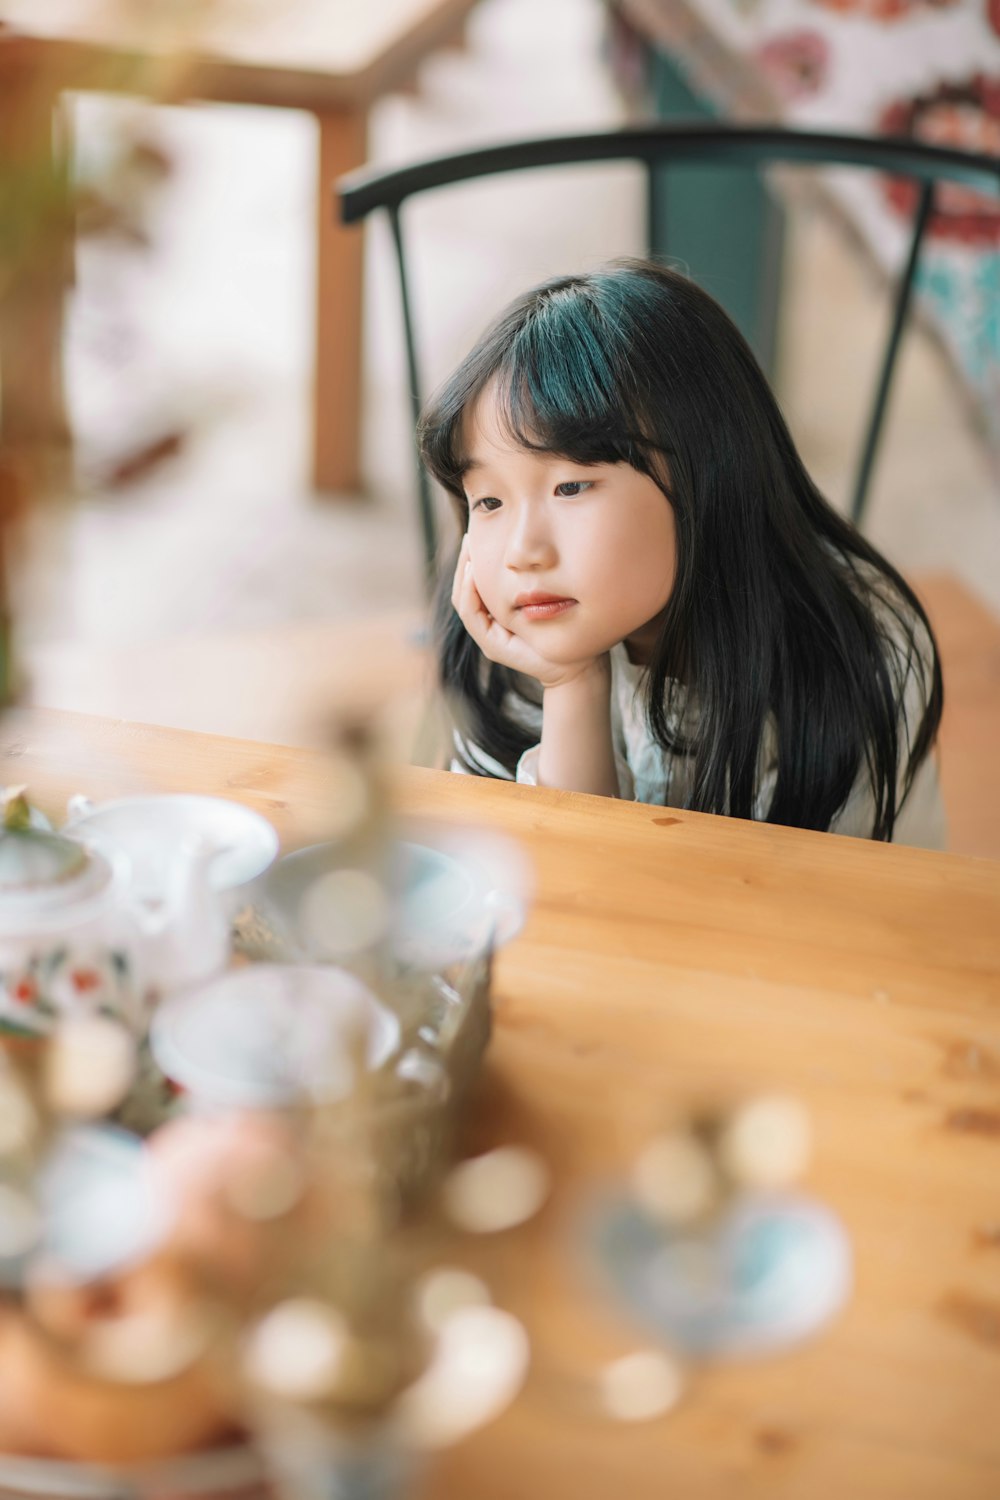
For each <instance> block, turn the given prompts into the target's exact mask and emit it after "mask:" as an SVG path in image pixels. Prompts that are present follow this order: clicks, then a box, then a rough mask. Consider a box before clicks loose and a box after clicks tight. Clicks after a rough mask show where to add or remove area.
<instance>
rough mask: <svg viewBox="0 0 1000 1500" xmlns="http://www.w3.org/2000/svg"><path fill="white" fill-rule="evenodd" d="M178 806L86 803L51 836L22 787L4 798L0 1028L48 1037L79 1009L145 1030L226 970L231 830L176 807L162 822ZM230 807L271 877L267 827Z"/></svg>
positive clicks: (156, 801)
mask: <svg viewBox="0 0 1000 1500" xmlns="http://www.w3.org/2000/svg"><path fill="white" fill-rule="evenodd" d="M176 800H177V801H178V802H185V801H188V800H192V801H195V802H198V801H205V802H210V803H213V802H217V801H218V802H222V799H214V798H206V799H197V798H196V799H185V798H178V799H176ZM171 801H172V799H170V798H155V797H152V798H127V799H123V801H122V802H115V803H108V804H106V805H105V808H103V809H101V808H96V809H92V810H91V809H87V810H86V815H85V810H84V809H83V808H82V807H80V806H79V805H78V806H77V808H76V811H77V814H78V816H77V818H76V819H75V820H74V821H73V822H72V823H71V825H70V828H69V829H67V830H64V831H63V832H62V833H53V832H52V831H51V830H50V829H46V828H44V827H39V826H38V824H37V820H32V817H31V813H30V810H29V808H28V805H27V802H26V801H25V798H24V795H23V789H22V788H13V789H10V790H9V791H8V792H7V794H6V796H5V797H4V802H3V818H2V824H3V826H2V828H0V1028H2V1029H5V1030H8V1031H10V1030H15V1031H21V1032H28V1033H39V1032H44V1031H46V1030H48V1028H49V1027H50V1026H51V1025H52V1024H53V1022H54V1021H55V1020H56V1019H57V1018H58V1017H59V1016H61V1015H65V1014H72V1013H79V1012H81V1011H82V1012H85V1013H91V1014H93V1013H97V1014H103V1015H109V1016H114V1017H116V1018H118V1019H120V1020H122V1021H124V1022H125V1023H126V1024H127V1025H128V1026H129V1027H130V1028H132V1029H133V1030H134V1031H136V1032H142V1031H144V1030H145V1027H146V1024H147V1020H148V1013H149V1008H150V1005H151V1004H152V1002H153V1001H155V999H156V998H158V996H159V995H161V994H165V993H167V992H169V991H172V990H175V989H178V988H181V987H183V986H184V985H187V984H194V983H200V982H202V981H204V980H206V979H209V978H211V977H212V976H213V975H215V974H218V973H219V972H220V971H221V970H222V969H223V968H225V966H226V964H227V962H228V959H229V954H230V919H229V907H228V904H227V901H226V900H225V899H224V895H223V892H222V891H221V890H220V889H219V886H218V881H217V872H218V866H219V864H220V862H221V861H222V859H223V858H224V857H226V858H230V861H231V855H232V850H231V848H230V834H231V832H232V830H231V829H230V830H229V831H228V832H225V831H222V830H220V829H219V828H218V827H206V826H196V821H197V820H192V819H191V818H190V817H188V818H185V817H183V816H178V815H177V814H178V810H177V809H175V808H174V807H173V806H170V807H168V809H167V816H166V817H165V816H164V812H163V808H162V806H161V804H163V803H167V804H170V803H171ZM146 804H153V807H152V809H150V808H149V807H148V806H147V805H146ZM222 806H223V807H224V808H229V807H232V808H234V809H235V810H236V819H237V821H239V822H240V825H241V826H242V827H244V828H245V820H244V819H241V818H240V816H239V815H241V814H245V815H246V818H247V819H250V820H252V821H253V827H254V831H255V832H256V834H257V836H258V837H257V844H256V858H257V859H258V860H260V859H261V858H263V866H262V868H263V867H266V865H267V864H268V863H269V862H270V860H271V859H273V857H274V854H275V852H276V851H277V835H276V834H275V833H274V830H273V829H272V828H271V825H270V824H269V823H267V822H266V820H265V819H263V818H259V817H258V816H257V814H255V813H251V812H249V811H248V810H247V809H245V808H241V807H239V805H238V804H235V803H233V804H227V803H225V802H222ZM123 808H124V811H123ZM188 811H189V812H190V809H189V810H188ZM108 813H113V816H112V817H110V818H109V817H108V816H106V814H108ZM230 821H232V820H230ZM258 825H263V827H262V829H261V828H260V827H259V826H258ZM268 836H269V837H268ZM245 842H246V841H245V839H244V844H245ZM254 873H256V872H254ZM213 877H215V878H213Z"/></svg>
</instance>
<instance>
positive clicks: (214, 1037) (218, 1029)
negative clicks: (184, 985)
mask: <svg viewBox="0 0 1000 1500" xmlns="http://www.w3.org/2000/svg"><path fill="white" fill-rule="evenodd" d="M359 1032H360V1033H363V1035H364V1058H365V1062H366V1065H367V1067H368V1068H370V1069H372V1070H376V1069H378V1068H381V1067H383V1066H384V1065H385V1063H386V1062H387V1061H388V1060H389V1058H390V1057H392V1055H393V1054H394V1053H395V1052H396V1050H397V1048H398V1046H399V1039H400V1027H399V1022H398V1020H397V1019H396V1017H395V1016H394V1015H393V1013H392V1011H391V1010H389V1009H388V1008H387V1007H386V1006H385V1005H383V1004H382V1003H381V1002H380V1001H379V1000H378V999H377V998H376V997H375V996H374V995H373V994H372V993H371V991H370V990H368V989H367V988H366V987H365V986H364V985H363V984H362V983H361V981H360V980H358V979H356V978H355V977H354V976H353V975H351V974H348V973H346V972H344V971H343V970H341V969H335V968H332V967H331V968H325V967H320V966H312V967H307V966H304V965H294V964H252V965H250V966H249V967H247V968H244V969H237V970H234V971H233V972H231V973H229V974H225V975H223V976H222V977H221V978H220V979H217V980H215V981H214V982H213V983H211V984H209V985H205V986H203V987H202V988H199V989H197V990H189V991H187V992H186V993H185V994H183V995H177V996H174V997H172V998H171V999H169V1000H167V1001H165V1002H164V1004H163V1005H161V1006H160V1007H159V1009H158V1010H157V1012H156V1014H155V1016H154V1017H153V1023H152V1029H151V1033H150V1039H151V1045H152V1050H153V1055H154V1057H155V1058H156V1061H157V1063H158V1064H159V1066H160V1067H161V1068H162V1070H163V1072H164V1073H165V1074H166V1075H167V1077H168V1078H170V1079H172V1080H173V1081H174V1083H176V1084H179V1085H180V1086H181V1087H182V1088H183V1089H184V1090H185V1091H186V1092H187V1093H188V1094H189V1095H190V1096H191V1098H192V1099H193V1100H194V1101H195V1102H196V1103H201V1104H207V1105H214V1106H237V1107H239V1106H245V1107H253V1106H257V1107H271V1106H275V1105H279V1106H280V1105H285V1104H290V1103H292V1102H294V1101H295V1100H296V1099H299V1098H303V1097H304V1098H313V1099H317V1100H335V1099H340V1098H343V1097H344V1096H345V1095H346V1094H347V1093H348V1092H349V1091H350V1089H351V1087H352V1085H353V1083H354V1073H353V1058H354V1053H353V1050H352V1043H353V1039H354V1037H355V1036H356V1035H357V1034H358V1033H359Z"/></svg>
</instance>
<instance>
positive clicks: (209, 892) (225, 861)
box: [63, 793, 278, 994]
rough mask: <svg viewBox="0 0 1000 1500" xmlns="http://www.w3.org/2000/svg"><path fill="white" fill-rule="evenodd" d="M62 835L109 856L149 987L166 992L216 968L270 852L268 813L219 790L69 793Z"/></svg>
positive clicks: (272, 835) (274, 843)
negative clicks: (110, 797) (208, 793)
mask: <svg viewBox="0 0 1000 1500" xmlns="http://www.w3.org/2000/svg"><path fill="white" fill-rule="evenodd" d="M67 812H68V815H69V817H68V821H67V823H66V824H65V826H64V828H63V832H64V833H65V834H68V835H69V837H70V838H71V839H74V840H81V841H83V842H84V843H86V844H87V845H88V847H90V848H91V849H92V850H93V851H95V852H99V853H101V854H102V855H104V857H105V858H109V859H111V860H112V861H113V862H115V863H116V865H117V866H118V868H119V869H120V871H121V875H122V880H123V884H124V890H125V901H126V905H127V907H128V911H129V914H130V916H131V918H132V920H133V922H134V924H135V925H136V927H137V928H138V930H139V932H140V934H141V939H142V950H143V953H142V957H143V967H144V970H145V974H146V976H147V980H148V983H149V985H150V986H151V987H152V989H153V990H154V991H155V992H157V993H159V994H165V993H167V992H168V991H170V990H174V989H178V988H181V987H183V986H185V985H188V984H196V983H197V984H200V983H202V982H203V981H205V980H206V979H210V978H212V977H213V976H214V975H215V974H218V973H219V972H220V970H221V969H223V968H224V967H225V965H226V963H227V961H228V958H229V954H230V931H231V918H232V917H233V915H234V914H235V912H236V909H237V908H238V906H239V902H240V899H241V893H242V891H243V888H244V887H245V886H246V885H247V884H248V883H249V882H250V881H251V880H253V879H255V878H256V876H258V875H259V874H261V872H262V871H264V870H266V869H267V868H268V866H269V865H270V864H271V863H272V861H273V860H274V858H275V856H276V854H277V852H278V835H277V833H276V832H275V830H274V828H273V827H272V826H271V824H270V823H269V822H268V821H267V819H266V818H263V817H261V815H260V814H259V813H255V812H253V811H252V810H251V809H250V808H248V807H244V806H243V805H242V804H241V803H239V802H233V801H230V800H229V799H228V798H225V797H204V796H194V795H189V794H183V793H159V794H150V795H146V796H134V797H120V798H117V799H115V800H114V801H111V802H103V803H97V804H95V803H93V802H91V801H90V800H89V799H88V798H86V797H82V796H76V797H72V798H70V802H69V806H68V809H67Z"/></svg>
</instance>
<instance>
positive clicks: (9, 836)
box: [0, 786, 92, 899]
mask: <svg viewBox="0 0 1000 1500" xmlns="http://www.w3.org/2000/svg"><path fill="white" fill-rule="evenodd" d="M24 793H25V788H24V787H23V786H15V787H8V788H7V789H6V790H5V791H4V793H3V795H2V799H0V822H2V826H0V899H2V898H3V897H5V896H22V895H29V894H32V893H34V894H39V893H41V892H44V891H50V890H51V889H52V888H53V887H54V886H63V885H64V884H68V883H69V882H70V881H74V880H76V878H77V877H78V876H80V875H82V874H83V873H84V872H85V871H86V870H87V869H88V866H90V865H91V864H92V857H91V855H90V854H89V853H88V851H87V850H86V849H85V848H84V846H83V845H82V844H79V843H77V842H76V841H75V840H74V839H68V838H65V837H64V836H63V835H62V834H60V833H52V832H50V831H48V830H46V829H44V828H39V827H37V826H36V825H34V824H33V823H32V821H31V808H30V807H29V805H28V800H27V798H26V797H25V795H24Z"/></svg>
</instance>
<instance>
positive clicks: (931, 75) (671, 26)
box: [616, 0, 1000, 450]
mask: <svg viewBox="0 0 1000 1500" xmlns="http://www.w3.org/2000/svg"><path fill="white" fill-rule="evenodd" d="M616 9H617V12H618V16H619V18H620V19H623V20H624V21H625V23H626V25H630V26H633V27H634V28H635V30H636V31H639V32H642V33H643V34H644V36H645V37H646V38H648V39H658V40H659V42H660V44H661V45H663V46H664V47H666V49H667V50H668V51H670V52H671V53H672V54H673V55H674V57H675V60H676V61H677V62H678V63H679V65H680V66H681V67H682V68H684V69H685V70H686V71H690V73H691V77H692V82H693V83H694V85H695V87H696V89H697V88H698V86H699V84H701V85H703V86H704V87H705V92H706V93H707V94H708V96H709V97H710V98H713V102H714V103H715V104H716V105H717V107H719V108H720V109H721V110H722V111H723V112H724V113H726V114H733V115H736V116H738V117H743V118H746V117H747V116H751V117H753V118H756V119H762V118H771V119H775V118H777V119H780V120H782V121H783V122H784V123H787V124H791V125H799V126H802V127H803V128H812V129H834V130H856V131H859V132H862V133H864V134H886V135H893V136H900V135H902V136H912V137H914V138H915V139H917V140H921V141H927V142H933V143H936V144H940V145H951V146H957V147H960V148H963V149H967V150H973V151H980V152H986V153H991V154H994V155H996V156H997V158H998V192H997V194H996V195H990V194H988V193H977V192H974V191H972V190H970V189H968V188H965V187H961V186H960V185H958V184H950V185H945V186H944V187H943V188H941V189H939V191H938V208H937V212H936V213H935V215H934V218H933V219H932V221H931V225H930V228H929V231H928V239H927V241H926V242H925V246H924V250H923V255H922V266H921V269H920V272H919V293H920V296H921V298H922V302H923V306H924V308H925V310H926V311H927V313H928V316H929V318H930V320H931V321H932V322H933V324H934V325H935V326H936V329H937V331H938V333H939V335H940V337H941V339H942V341H943V342H944V344H945V346H946V348H947V350H948V352H949V353H950V355H951V357H952V361H953V363H954V365H955V366H956V368H957V370H958V372H959V373H960V375H961V377H962V379H963V380H964V382H965V384H966V386H967V387H968V389H969V390H970V392H971V393H972V395H973V397H974V398H975V401H976V404H977V405H978V406H979V408H980V410H981V411H982V414H983V417H984V423H985V426H986V429H987V431H988V433H989V435H990V437H991V439H992V442H993V443H994V445H995V446H996V447H997V449H998V450H1000V0H683V4H682V5H681V6H678V5H677V4H676V0H619V3H618V5H617V7H616ZM679 11H683V12H685V13H686V14H685V15H684V18H683V20H682V21H680V22H678V12H679ZM661 13H662V20H663V29H662V30H660V29H659V22H660V20H661ZM670 13H672V15H671V14H670ZM707 42H710V43H711V45H710V46H706V43H707ZM713 47H714V48H715V52H714V62H713ZM723 55H724V57H725V59H726V66H723V67H720V66H719V65H718V60H719V57H720V56H723ZM699 75H703V76H699ZM713 96H714V97H713ZM830 175H831V182H830V191H831V192H832V193H833V194H834V195H835V196H836V198H837V200H838V201H839V203H840V204H841V206H842V207H843V208H844V209H845V210H846V211H847V213H848V214H849V216H850V218H851V220H852V221H853V223H854V224H855V226H856V227H857V228H858V229H860V231H861V233H862V235H863V237H864V240H865V242H866V243H867V244H868V246H869V247H870V250H871V252H872V253H873V255H874V256H875V258H876V259H877V260H878V262H879V263H880V264H881V265H882V266H883V267H884V268H885V269H887V270H889V271H893V270H896V269H897V268H898V267H899V266H900V265H901V264H902V260H903V257H904V255H905V249H906V245H907V243H908V235H909V224H910V220H911V217H912V213H913V209H914V207H915V190H914V189H913V187H912V186H911V185H910V184H908V183H906V182H902V181H899V180H887V179H883V180H881V181H877V180H876V179H875V178H873V177H872V176H870V174H868V173H857V172H855V173H836V174H830Z"/></svg>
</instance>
